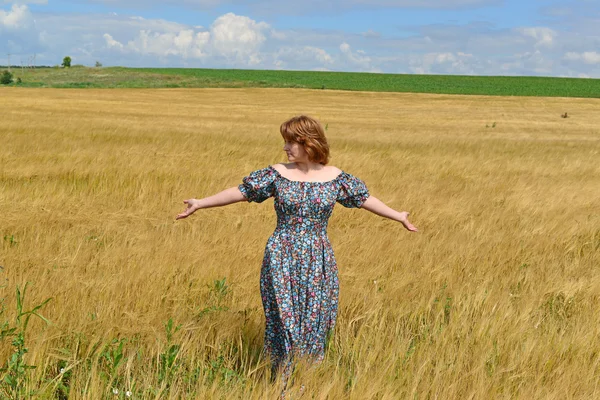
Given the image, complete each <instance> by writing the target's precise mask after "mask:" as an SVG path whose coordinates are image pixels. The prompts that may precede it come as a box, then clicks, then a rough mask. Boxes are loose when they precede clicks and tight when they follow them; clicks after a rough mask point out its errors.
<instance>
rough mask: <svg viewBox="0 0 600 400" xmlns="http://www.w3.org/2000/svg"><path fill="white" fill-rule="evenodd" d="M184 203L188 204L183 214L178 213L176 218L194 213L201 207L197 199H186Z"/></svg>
mask: <svg viewBox="0 0 600 400" xmlns="http://www.w3.org/2000/svg"><path fill="white" fill-rule="evenodd" d="M183 203H184V204H187V208H186V210H185V211H184V212H182V213H181V214H177V218H175V219H183V218H187V217H189V216H190V215H192V214H193V213H195V212H196V210H198V209H199V208H200V205H199V203H200V201H199V200H197V199H188V200H184V201H183Z"/></svg>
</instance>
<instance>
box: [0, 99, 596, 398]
mask: <svg viewBox="0 0 600 400" xmlns="http://www.w3.org/2000/svg"><path fill="white" fill-rule="evenodd" d="M0 107H1V109H2V116H1V117H0V118H1V120H0V251H1V253H0V265H1V266H2V268H1V269H0V300H1V302H2V307H1V313H0V329H1V335H2V336H1V337H0V362H1V367H2V368H4V369H3V370H2V372H0V378H1V381H0V398H28V397H29V396H32V397H35V398H39V399H66V398H69V399H127V398H132V399H184V398H198V399H272V398H277V396H278V395H279V387H278V386H277V384H274V385H273V384H271V383H269V365H268V362H267V360H265V358H264V356H263V355H262V353H261V351H262V343H263V337H262V336H263V333H264V327H263V324H264V315H263V311H262V305H261V299H260V294H259V271H260V265H261V261H262V256H263V250H264V245H265V243H266V241H267V238H268V237H269V235H270V234H271V233H272V231H273V229H274V227H275V223H276V220H275V213H274V210H273V207H272V200H268V201H266V202H264V203H262V204H254V203H252V204H248V203H237V204H234V205H230V206H227V207H224V208H214V209H207V210H201V211H198V212H197V213H196V214H194V215H193V216H192V217H190V218H188V219H186V220H182V221H175V220H174V218H175V215H176V214H177V213H179V212H180V211H182V210H183V209H184V205H183V203H182V200H184V199H187V198H190V197H204V196H208V195H212V194H214V193H216V192H218V191H220V190H222V189H225V188H228V187H231V186H234V185H238V184H239V183H240V182H241V179H242V177H244V176H245V175H247V174H248V173H249V172H250V171H253V170H255V169H258V168H262V167H265V166H267V165H268V164H273V163H277V162H283V161H285V154H284V152H283V151H282V147H283V141H282V139H281V137H280V135H279V125H280V123H281V122H282V121H284V120H286V119H287V118H289V117H291V116H293V115H297V114H300V113H306V114H309V115H312V116H315V117H317V118H318V119H320V121H321V122H322V123H323V124H324V125H326V126H327V134H328V137H329V141H330V145H331V148H332V160H331V163H332V165H336V166H338V167H340V168H341V169H343V170H344V171H346V172H349V173H351V174H354V175H356V176H358V177H360V178H362V179H363V180H364V181H365V182H366V183H367V185H368V187H369V189H370V191H371V194H373V195H375V196H377V197H378V198H380V199H381V200H382V201H384V202H385V203H386V204H388V205H390V206H391V207H393V208H396V209H398V210H408V211H410V212H411V222H413V223H414V224H415V225H416V226H417V227H418V228H419V229H420V230H421V232H420V233H417V234H414V233H409V232H407V231H405V230H404V229H403V228H402V226H401V225H400V224H398V223H394V222H392V221H390V220H384V219H382V218H380V217H377V216H375V215H373V214H371V213H369V212H367V211H364V210H350V209H344V208H343V207H341V206H339V205H338V206H337V207H336V210H335V212H334V215H333V217H332V219H331V221H330V224H329V236H330V239H331V241H332V244H333V247H334V250H335V253H336V257H337V261H338V268H339V274H340V286H341V291H340V308H339V317H338V321H337V325H336V329H335V333H334V335H333V336H332V338H331V340H330V341H329V345H328V350H327V355H326V358H325V361H324V362H323V363H321V364H319V365H316V366H300V367H299V369H298V371H297V374H296V376H295V380H294V385H293V386H292V387H291V389H290V390H289V392H288V394H289V397H288V398H294V399H295V398H303V399H334V400H337V399H357V400H359V399H360V400H363V399H556V400H559V399H560V400H565V399H593V398H600V128H599V127H600V113H599V112H598V110H599V109H600V100H598V99H573V98H571V99H569V98H560V97H557V98H548V97H488V96H457V95H439V94H401V93H374V92H336V91H329V90H304V89H294V90H291V89H258V88H257V89H248V88H246V89H161V90H156V89H137V90H125V89H123V90H95V89H87V90H80V89H72V90H58V89H19V88H5V89H2V90H1V91H0ZM564 113H567V118H562V117H561V115H564ZM32 310H33V311H34V313H29V314H27V312H28V311H32ZM42 317H43V318H42ZM27 366H35V368H27ZM300 385H304V387H305V390H304V393H303V394H301V393H300Z"/></svg>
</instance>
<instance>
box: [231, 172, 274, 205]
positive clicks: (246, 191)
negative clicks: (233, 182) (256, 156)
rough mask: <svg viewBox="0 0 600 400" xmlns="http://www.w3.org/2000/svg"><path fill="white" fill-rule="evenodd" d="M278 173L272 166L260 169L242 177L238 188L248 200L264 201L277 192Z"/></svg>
mask: <svg viewBox="0 0 600 400" xmlns="http://www.w3.org/2000/svg"><path fill="white" fill-rule="evenodd" d="M275 179H277V173H276V172H275V171H274V170H273V168H271V167H267V168H263V169H258V170H256V171H253V172H251V173H250V174H249V175H248V176H246V177H244V179H242V182H243V183H241V184H240V185H239V186H238V188H239V189H240V192H242V195H244V197H245V198H246V200H248V201H249V202H250V201H254V202H256V203H262V202H263V201H265V200H266V199H268V198H269V197H271V196H273V195H274V193H275Z"/></svg>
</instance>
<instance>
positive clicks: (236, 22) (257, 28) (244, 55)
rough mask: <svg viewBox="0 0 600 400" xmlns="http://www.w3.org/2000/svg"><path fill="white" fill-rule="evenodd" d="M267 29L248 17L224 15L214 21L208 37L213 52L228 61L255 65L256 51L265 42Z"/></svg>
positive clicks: (257, 58)
mask: <svg viewBox="0 0 600 400" xmlns="http://www.w3.org/2000/svg"><path fill="white" fill-rule="evenodd" d="M267 29H269V25H268V24H267V23H265V22H256V21H254V20H252V19H250V18H248V17H244V16H239V15H235V14H233V13H228V14H225V15H223V16H221V17H219V18H217V19H216V20H215V22H214V23H213V24H212V26H211V30H210V35H211V41H212V46H213V47H214V49H215V51H216V52H217V53H218V54H219V55H221V56H224V57H225V58H227V59H228V60H230V61H234V62H237V63H244V61H249V60H251V62H250V63H249V64H250V65H256V64H257V63H258V62H257V61H258V60H259V59H260V57H259V55H258V54H257V52H258V50H259V49H260V47H261V46H262V44H263V43H264V42H265V40H266V38H265V35H264V31H266V30H267Z"/></svg>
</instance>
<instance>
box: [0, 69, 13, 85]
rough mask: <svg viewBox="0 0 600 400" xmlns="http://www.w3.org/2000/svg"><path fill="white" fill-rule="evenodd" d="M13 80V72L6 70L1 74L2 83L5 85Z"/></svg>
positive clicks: (0, 81)
mask: <svg viewBox="0 0 600 400" xmlns="http://www.w3.org/2000/svg"><path fill="white" fill-rule="evenodd" d="M12 81H13V74H11V73H10V72H8V71H4V72H3V73H2V75H0V83H1V84H3V85H10V84H11V83H12Z"/></svg>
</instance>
